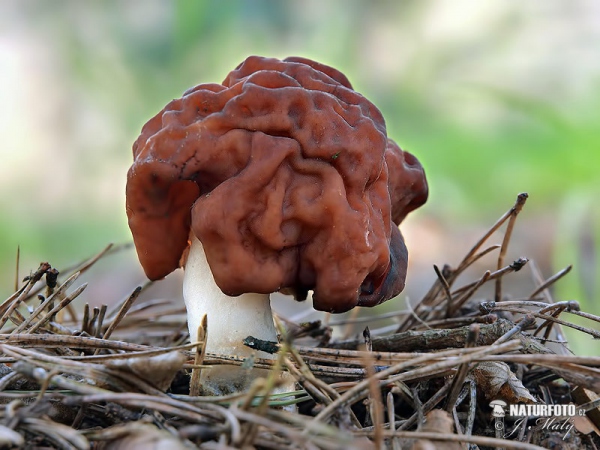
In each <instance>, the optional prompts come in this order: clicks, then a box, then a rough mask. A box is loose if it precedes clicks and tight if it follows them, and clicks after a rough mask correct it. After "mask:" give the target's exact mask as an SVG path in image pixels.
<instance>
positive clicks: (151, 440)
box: [104, 425, 189, 450]
mask: <svg viewBox="0 0 600 450" xmlns="http://www.w3.org/2000/svg"><path fill="white" fill-rule="evenodd" d="M104 448H110V449H112V450H161V449H169V450H184V449H185V450H188V449H189V447H187V446H186V445H185V444H184V443H183V442H182V441H181V440H180V439H177V438H176V437H175V436H173V435H172V434H170V433H169V432H167V431H163V430H159V429H157V428H156V427H154V426H152V425H146V426H142V427H135V428H134V429H133V431H132V432H131V433H129V434H127V435H125V436H123V437H119V438H118V439H114V440H112V441H110V442H109V443H107V444H106V446H105V447H104Z"/></svg>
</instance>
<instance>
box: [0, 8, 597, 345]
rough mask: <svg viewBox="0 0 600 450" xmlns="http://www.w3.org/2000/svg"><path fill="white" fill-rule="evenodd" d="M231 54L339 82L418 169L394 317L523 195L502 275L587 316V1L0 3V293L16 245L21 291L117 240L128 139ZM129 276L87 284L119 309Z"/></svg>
mask: <svg viewBox="0 0 600 450" xmlns="http://www.w3.org/2000/svg"><path fill="white" fill-rule="evenodd" d="M250 54H260V55H265V56H274V57H280V58H283V57H286V56H289V55H300V56H305V57H309V58H313V59H316V60H318V61H320V62H323V63H326V64H329V65H332V66H334V67H336V68H338V69H340V70H341V71H342V72H344V73H345V74H346V75H347V76H348V78H349V79H350V81H351V82H352V83H353V85H354V87H355V89H356V90H357V91H359V92H361V93H362V94H364V95H365V96H366V97H367V98H369V99H370V100H371V101H373V102H374V103H375V104H376V105H378V106H379V108H380V109H381V110H382V112H383V114H384V116H385V118H386V121H387V124H388V134H389V135H390V136H391V137H392V138H394V139H395V140H396V141H397V142H398V143H399V144H400V145H401V146H402V147H403V148H405V149H407V150H409V151H411V152H412V153H414V154H415V155H417V156H418V158H419V159H420V160H421V162H422V164H423V165H424V167H425V169H426V172H427V175H428V178H429V182H430V188H431V194H430V201H429V202H428V204H427V205H426V206H425V207H424V208H423V209H422V210H420V211H418V212H417V213H415V214H414V215H413V216H411V217H409V219H408V220H407V222H406V225H403V231H404V232H405V235H406V237H407V242H408V244H409V248H410V250H411V258H412V259H411V272H410V275H409V276H410V277H411V278H410V280H409V284H408V288H407V294H406V295H407V296H408V297H410V298H411V299H412V300H414V299H416V298H418V297H419V296H420V295H422V294H423V292H425V291H426V289H427V287H428V285H429V284H430V283H431V282H432V281H433V279H434V275H433V271H432V270H431V266H432V264H438V265H441V264H443V263H445V262H447V263H450V264H456V263H458V262H459V260H460V258H461V256H462V255H463V254H464V253H465V252H466V251H467V250H468V249H469V248H470V246H471V245H472V244H473V243H474V242H475V241H476V239H477V238H478V237H479V236H480V234H481V233H483V231H484V230H485V229H486V228H487V227H489V225H491V224H492V223H493V222H494V221H495V219H496V218H497V217H499V216H500V215H501V214H502V213H503V212H504V211H505V210H506V209H508V208H509V207H510V206H511V205H512V204H513V201H514V198H515V197H516V195H517V194H518V193H519V192H522V191H526V192H528V193H529V194H530V199H529V201H528V204H527V206H526V208H525V210H524V211H523V213H522V215H521V216H520V219H519V222H518V226H517V231H516V235H515V240H514V241H513V244H512V246H511V248H510V251H509V255H508V260H509V261H511V259H510V258H513V259H514V258H516V257H518V256H521V255H524V256H528V257H531V258H532V259H535V261H536V263H537V265H538V266H539V267H540V269H541V271H542V273H543V275H544V276H545V277H548V276H550V275H551V274H552V273H554V272H556V271H558V270H559V269H561V268H563V267H564V266H566V265H568V264H574V270H573V272H572V273H571V274H570V275H569V276H568V277H567V278H566V279H565V280H563V281H561V282H560V284H559V286H558V287H557V289H556V291H555V298H556V299H557V300H571V299H577V300H579V301H580V302H581V303H582V305H583V309H585V310H587V311H590V312H596V313H598V312H599V310H600V306H599V305H600V300H599V297H600V295H599V293H600V282H599V281H598V279H599V278H600V268H599V263H598V255H597V250H598V247H599V241H600V212H599V208H598V207H597V199H598V197H599V196H600V175H599V171H600V3H598V2H593V1H577V0H575V1H570V2H564V1H561V0H530V1H528V2H522V1H520V0H519V1H517V0H491V1H485V2H482V1H479V0H433V1H428V0H410V1H406V0H402V1H398V0H393V1H370V2H368V1H353V0H328V1H324V0H303V1H295V2H292V1H287V2H283V1H274V0H273V1H268V0H253V1H241V0H240V1H234V0H231V1H218V0H215V1H192V0H188V1H186V0H181V1H166V0H165V1H161V0H143V1H142V0H128V1H127V2H124V1H116V0H112V1H111V0H103V1H85V2H82V1H79V0H72V1H60V0H55V1H52V2H48V1H35V0H16V1H9V0H8V1H7V0H5V1H3V2H2V3H1V4H0V99H1V106H0V114H1V116H0V118H1V120H0V129H1V136H2V143H1V144H0V157H1V159H0V193H1V195H0V208H1V212H2V214H1V215H0V233H1V236H2V237H1V239H0V268H1V270H0V295H2V296H3V297H6V296H8V295H9V294H10V293H11V291H12V287H13V285H14V277H15V255H16V251H17V246H20V249H21V264H20V267H21V269H20V271H21V272H20V275H21V276H23V275H25V274H26V273H28V271H29V270H31V269H33V268H35V267H37V265H38V263H39V262H40V261H41V260H48V261H50V262H51V264H53V265H54V266H57V267H62V266H65V265H67V264H70V263H72V262H73V261H77V260H80V259H82V258H85V257H87V256H90V255H92V254H93V253H95V252H97V251H99V250H100V249H101V248H102V247H104V246H105V245H106V244H107V243H108V242H125V241H128V240H130V234H129V230H128V228H127V223H126V217H125V212H124V186H125V174H126V171H127V169H128V167H129V165H130V164H131V157H132V156H131V144H132V142H133V141H134V140H135V138H136V137H137V135H138V133H139V131H140V129H141V127H142V125H143V124H144V123H145V121H146V120H148V119H149V118H150V117H151V116H152V115H154V114H155V113H156V112H157V111H158V110H159V109H160V108H162V106H163V105H164V104H166V103H167V102H168V101H169V100H171V99H172V98H176V97H179V96H181V94H182V93H183V91H185V90H186V89H187V88H189V87H191V86H193V85H196V84H199V83H202V82H220V81H221V80H222V79H223V78H224V77H225V76H226V75H227V73H228V72H229V71H230V70H231V69H233V68H234V67H235V66H236V65H237V64H239V63H240V62H241V61H242V60H243V59H244V58H245V57H246V56H248V55H250ZM496 241H498V239H496ZM490 261H491V262H489V265H488V267H492V266H493V264H494V261H493V258H492V259H491V260H490ZM137 264H138V263H137V259H136V258H135V255H134V254H133V252H129V253H128V254H127V255H126V256H125V257H124V260H119V261H113V262H108V263H107V264H106V267H103V268H101V269H99V270H101V271H102V273H103V274H104V276H105V277H106V278H107V279H109V280H110V284H111V286H112V285H113V284H116V283H115V279H116V278H117V277H116V276H115V275H114V272H115V270H116V269H115V268H117V267H118V271H119V275H121V276H122V277H123V278H127V277H128V278H127V283H126V284H127V288H123V289H122V290H119V289H117V288H115V289H116V292H117V293H118V295H120V294H121V293H125V292H127V290H128V289H129V288H130V287H131V286H133V283H137V282H139V281H140V280H141V279H142V278H143V277H142V275H141V272H140V270H139V267H138V265H137ZM486 268H487V267H486ZM111 273H112V275H110V274H111ZM479 273H481V271H479V272H478V274H479ZM519 276H521V277H526V278H527V279H529V278H531V276H530V275H529V274H524V275H519ZM516 284H518V283H517V282H516ZM505 291H507V293H509V294H511V292H510V288H508V287H507V288H505ZM90 295H92V294H90ZM94 295H96V296H97V297H98V300H97V301H108V300H107V298H108V297H110V296H111V295H116V294H115V293H113V292H112V291H111V292H110V294H108V293H107V292H106V290H105V289H104V288H103V289H99V290H98V291H96V292H95V294H94ZM514 295H517V296H518V295H519V294H518V293H516V294H514ZM389 307H390V306H388V308H389ZM397 307H399V306H397ZM588 325H589V324H588ZM582 342H583V343H584V344H583V346H584V351H585V352H587V353H590V352H592V353H600V351H599V350H598V349H597V347H598V344H593V345H592V346H590V345H589V343H590V342H592V341H591V340H590V339H588V338H587V337H583V341H582ZM586 346H587V347H586ZM594 346H596V349H594Z"/></svg>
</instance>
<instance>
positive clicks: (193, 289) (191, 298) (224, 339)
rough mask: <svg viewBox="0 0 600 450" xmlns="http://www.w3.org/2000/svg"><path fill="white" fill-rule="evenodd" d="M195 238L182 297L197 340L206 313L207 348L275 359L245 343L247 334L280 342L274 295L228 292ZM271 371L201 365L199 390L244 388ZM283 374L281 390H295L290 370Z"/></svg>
mask: <svg viewBox="0 0 600 450" xmlns="http://www.w3.org/2000/svg"><path fill="white" fill-rule="evenodd" d="M191 240H192V243H191V247H190V251H189V255H188V259H187V262H186V264H185V274H184V278H183V298H184V300H185V306H186V309H187V316H188V327H189V330H190V339H191V341H195V338H196V336H197V334H198V327H199V326H200V322H201V321H202V318H203V317H204V315H205V314H206V315H207V328H208V333H207V334H208V336H207V342H206V351H207V352H208V353H216V354H223V355H233V356H237V357H241V358H248V357H250V356H252V355H254V356H255V357H256V358H265V359H275V358H276V356H275V355H271V354H269V353H266V352H262V351H255V350H252V349H250V348H248V347H246V346H245V345H244V344H243V342H242V341H243V340H244V339H245V338H246V337H248V336H254V337H256V338H259V339H264V340H268V341H272V342H277V332H276V330H275V326H274V324H273V315H272V313H271V303H270V299H269V295H268V294H254V293H249V294H243V295H240V296H238V297H229V296H227V295H225V294H223V292H222V291H221V289H220V288H219V287H218V286H217V284H216V283H215V280H214V277H213V275H212V272H211V271H210V267H209V265H208V262H207V261H206V255H205V253H204V248H203V246H202V243H201V242H200V241H199V240H198V239H197V238H196V237H195V236H192V237H191ZM268 375H269V371H268V370H266V369H252V368H242V367H240V366H230V365H219V366H215V367H214V368H207V369H203V370H202V372H201V376H200V382H201V388H200V391H201V394H202V395H227V394H231V393H238V392H243V391H245V390H247V389H248V388H249V387H250V384H251V383H252V381H253V380H255V379H256V378H259V377H267V376H268ZM281 377H282V381H283V384H282V385H281V386H280V387H279V389H277V391H276V392H289V391H292V390H294V382H293V379H292V378H291V377H290V376H289V374H287V373H282V374H281Z"/></svg>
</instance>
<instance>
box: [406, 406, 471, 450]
mask: <svg viewBox="0 0 600 450" xmlns="http://www.w3.org/2000/svg"><path fill="white" fill-rule="evenodd" d="M419 431H426V432H431V433H441V434H454V421H453V420H452V417H450V414H448V413H447V412H446V411H443V410H441V409H434V410H432V411H430V412H429V413H428V414H427V416H425V423H424V424H423V425H422V426H421V427H420V429H419ZM462 448H463V447H462V445H461V444H460V442H444V441H430V440H428V439H419V440H417V441H415V443H414V444H413V445H412V447H411V450H436V449H438V450H461V449H462Z"/></svg>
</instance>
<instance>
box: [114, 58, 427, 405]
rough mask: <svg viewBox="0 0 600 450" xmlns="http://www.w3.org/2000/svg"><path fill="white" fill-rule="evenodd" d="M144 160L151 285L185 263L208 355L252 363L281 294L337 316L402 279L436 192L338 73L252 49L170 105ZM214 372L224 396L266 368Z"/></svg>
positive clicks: (137, 152) (379, 298)
mask: <svg viewBox="0 0 600 450" xmlns="http://www.w3.org/2000/svg"><path fill="white" fill-rule="evenodd" d="M133 156H134V163H133V165H132V167H131V168H130V170H129V172H128V177H127V193H126V194H127V215H128V219H129V226H130V228H131V232H132V234H133V239H134V243H135V246H136V249H137V253H138V257H139V260H140V262H141V265H142V267H143V268H144V271H145V273H146V275H147V276H148V277H149V278H150V279H152V280H157V279H160V278H163V277H165V276H166V275H168V274H169V273H171V272H172V271H174V270H175V269H177V268H178V267H180V266H183V267H184V281H183V293H184V299H185V303H186V308H187V313H188V326H189V330H190V335H191V337H192V340H193V339H194V337H195V336H196V332H197V329H198V326H199V325H200V321H201V320H202V317H203V316H204V314H207V317H208V339H207V343H206V350H207V351H208V352H214V353H221V354H231V355H237V356H242V357H248V356H250V355H251V354H252V353H253V352H252V351H251V350H250V349H248V348H246V347H245V346H244V345H243V343H242V340H243V339H244V338H246V337H247V336H248V335H252V336H254V337H257V338H260V339H266V340H270V341H276V339H277V333H276V330H275V328H274V326H273V318H272V315H271V309H270V302H269V294H271V293H274V292H277V291H282V292H286V293H292V294H293V295H294V296H295V298H296V299H297V300H305V299H306V298H307V295H308V293H309V292H310V291H312V300H313V305H314V307H315V308H316V309H317V310H321V311H328V312H333V313H340V312H344V311H347V310H349V309H351V308H354V307H355V306H374V305H377V304H379V303H381V302H383V301H386V300H388V299H390V298H392V297H394V296H396V295H397V294H398V293H399V292H400V291H402V289H403V288H404V280H405V277H406V267H407V258H408V253H407V250H406V246H405V244H404V239H403V237H402V235H401V233H400V231H399V229H398V227H397V226H396V225H397V224H399V223H400V221H401V220H403V219H404V217H405V216H406V214H407V213H408V212H410V211H412V210H413V209H415V208H417V207H418V206H420V205H421V204H423V203H424V202H425V201H426V199H427V192H428V190H427V182H426V179H425V175H424V172H423V169H422V167H421V165H420V164H419V162H418V161H417V159H416V158H415V157H414V156H412V155H411V154H409V153H407V152H404V151H402V150H401V149H400V148H399V147H398V146H397V145H396V144H395V143H394V142H393V141H391V140H390V139H388V138H387V135H386V127H385V122H384V119H383V116H382V115H381V113H380V111H379V110H378V109H377V108H376V107H375V106H374V105H373V104H372V103H371V102H369V101H368V100H367V99H366V98H364V97H363V96H362V95H360V94H359V93H357V92H355V91H354V90H353V89H352V86H351V84H350V82H349V81H348V79H347V78H346V77H345V76H344V75H343V74H342V73H341V72H339V71H337V70H336V69H333V68H331V67H328V66H326V65H323V64H320V63H317V62H315V61H311V60H308V59H304V58H298V57H292V58H287V59H285V60H278V59H271V58H263V57H258V56H251V57H249V58H247V59H246V60H245V61H244V62H243V63H242V64H240V65H239V66H238V67H237V68H236V69H235V70H233V71H232V72H231V73H230V74H229V75H228V76H227V78H225V80H224V81H223V83H222V84H200V85H198V86H196V87H194V88H191V89H189V90H188V91H186V92H185V93H184V95H183V96H182V98H179V99H176V100H173V101H171V102H170V103H169V104H167V106H166V107H165V108H164V109H163V110H162V111H160V112H159V113H158V114H157V115H156V116H154V117H153V118H152V119H150V121H149V122H148V123H147V124H146V125H145V126H144V127H143V129H142V132H141V135H140V136H139V137H138V139H137V140H136V142H135V143H134V145H133ZM256 356H257V357H261V358H274V356H272V355H269V354H267V353H264V352H257V353H256ZM257 373H258V375H257ZM202 374H203V375H202V376H203V380H202V384H203V386H202V388H203V392H205V393H207V392H212V393H214V394H222V393H227V392H231V391H240V390H243V389H245V388H247V386H248V383H249V382H250V381H251V380H252V378H254V377H256V376H262V375H263V374H264V373H260V372H253V374H252V375H248V371H244V370H243V369H235V368H233V367H227V368H226V369H220V370H218V369H216V368H213V369H210V370H208V371H207V370H203V371H202Z"/></svg>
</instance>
